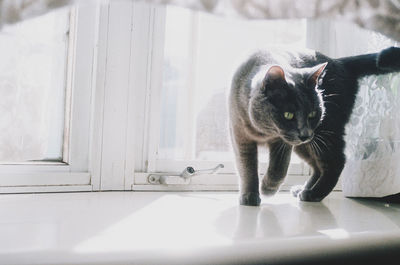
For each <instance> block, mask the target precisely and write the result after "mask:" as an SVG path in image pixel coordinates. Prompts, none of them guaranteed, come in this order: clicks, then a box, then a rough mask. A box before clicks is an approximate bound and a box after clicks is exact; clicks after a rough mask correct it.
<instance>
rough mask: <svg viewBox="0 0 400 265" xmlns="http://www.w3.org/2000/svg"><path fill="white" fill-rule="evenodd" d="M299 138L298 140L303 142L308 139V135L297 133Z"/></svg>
mask: <svg viewBox="0 0 400 265" xmlns="http://www.w3.org/2000/svg"><path fill="white" fill-rule="evenodd" d="M299 139H300V141H302V142H305V141H307V140H309V139H310V136H309V135H299Z"/></svg>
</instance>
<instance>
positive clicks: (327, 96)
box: [323, 94, 340, 98]
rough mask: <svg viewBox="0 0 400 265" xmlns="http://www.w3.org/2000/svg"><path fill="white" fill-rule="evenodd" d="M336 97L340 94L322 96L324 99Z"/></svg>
mask: <svg viewBox="0 0 400 265" xmlns="http://www.w3.org/2000/svg"><path fill="white" fill-rule="evenodd" d="M335 96H336V97H337V96H340V94H329V95H323V97H324V98H329V97H335Z"/></svg>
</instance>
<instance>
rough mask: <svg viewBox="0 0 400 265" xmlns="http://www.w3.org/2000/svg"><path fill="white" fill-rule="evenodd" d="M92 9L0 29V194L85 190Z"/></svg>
mask: <svg viewBox="0 0 400 265" xmlns="http://www.w3.org/2000/svg"><path fill="white" fill-rule="evenodd" d="M96 12H97V11H96V10H93V9H91V8H87V7H86V8H85V7H83V8H79V9H78V8H76V7H71V8H64V9H58V10H56V11H53V12H49V13H48V14H45V15H43V16H39V17H36V18H33V19H29V20H26V21H23V22H20V23H17V24H14V25H10V26H4V27H3V28H2V30H1V33H0V39H1V41H0V45H1V57H2V61H1V62H0V68H1V80H2V81H1V84H0V94H1V99H0V108H1V109H2V113H3V116H2V119H1V122H0V126H1V129H2V134H1V136H0V192H27V191H60V190H61V191H62V190H91V189H92V186H91V175H90V173H89V139H90V115H91V113H90V112H91V94H92V86H91V81H92V75H91V72H92V67H93V50H94V41H93V40H94V38H93V37H94V36H95V34H94V33H95V32H96V31H95V30H94V29H95V27H94V26H95V24H96V19H94V18H95V13H96ZM90 32H93V33H90Z"/></svg>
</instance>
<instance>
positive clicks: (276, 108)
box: [229, 47, 400, 206]
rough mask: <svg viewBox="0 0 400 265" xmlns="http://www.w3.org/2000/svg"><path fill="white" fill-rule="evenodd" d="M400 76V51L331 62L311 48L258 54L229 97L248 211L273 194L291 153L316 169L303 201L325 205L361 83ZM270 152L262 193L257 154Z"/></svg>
mask: <svg viewBox="0 0 400 265" xmlns="http://www.w3.org/2000/svg"><path fill="white" fill-rule="evenodd" d="M397 71H400V48H397V47H390V48H387V49H384V50H382V51H381V52H379V53H372V54H365V55H359V56H351V57H344V58H339V59H332V58H329V57H328V56H325V55H323V54H321V53H319V52H316V51H312V50H307V49H306V50H302V51H294V50H291V51H283V50H276V51H272V50H268V51H257V52H255V53H253V54H252V55H251V56H249V57H248V58H247V59H246V60H245V61H244V62H243V63H242V64H241V65H240V66H239V68H238V69H237V70H236V72H235V74H234V76H233V79H232V85H231V89H230V93H229V127H230V136H231V142H232V146H233V150H234V153H235V159H236V167H237V170H238V173H239V179H240V181H239V184H240V185H239V186H240V198H239V202H240V204H242V205H252V206H257V205H259V204H260V202H261V199H260V191H259V190H261V193H262V194H264V195H267V196H272V195H274V194H275V193H276V192H277V191H278V190H279V187H280V185H281V184H282V182H283V180H284V178H285V176H286V173H287V170H288V166H289V162H290V157H291V153H292V150H293V151H294V152H295V153H297V155H298V156H299V157H301V158H302V159H304V160H305V161H306V162H307V163H308V164H309V165H310V167H311V169H312V176H311V177H310V179H309V180H308V181H307V182H306V183H305V184H304V185H303V186H296V187H293V188H292V190H291V191H292V194H293V195H294V196H296V197H298V198H299V199H300V200H301V201H312V202H318V201H321V200H322V199H324V198H325V197H326V196H327V195H328V194H329V193H330V192H331V191H332V189H333V188H334V187H335V185H336V183H337V181H338V179H339V176H340V174H341V172H342V169H343V167H344V164H345V155H344V148H345V141H344V134H345V125H346V123H347V122H348V121H349V118H350V115H351V112H352V109H353V106H354V102H355V99H356V95H357V92H358V79H359V78H360V77H363V76H366V75H376V74H385V73H390V72H397ZM259 145H266V146H267V147H268V148H269V166H268V170H267V172H266V174H265V175H264V177H263V179H262V180H261V188H259V179H258V173H257V172H258V162H257V149H258V146H259Z"/></svg>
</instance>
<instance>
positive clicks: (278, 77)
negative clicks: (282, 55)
mask: <svg viewBox="0 0 400 265" xmlns="http://www.w3.org/2000/svg"><path fill="white" fill-rule="evenodd" d="M265 79H266V80H267V81H268V82H275V81H285V72H284V71H283V69H282V67H280V66H278V65H273V66H271V67H270V68H269V69H268V72H267V74H266V75H265Z"/></svg>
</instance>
